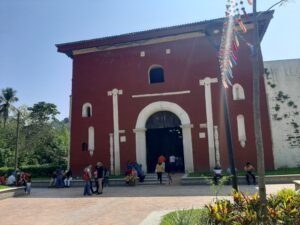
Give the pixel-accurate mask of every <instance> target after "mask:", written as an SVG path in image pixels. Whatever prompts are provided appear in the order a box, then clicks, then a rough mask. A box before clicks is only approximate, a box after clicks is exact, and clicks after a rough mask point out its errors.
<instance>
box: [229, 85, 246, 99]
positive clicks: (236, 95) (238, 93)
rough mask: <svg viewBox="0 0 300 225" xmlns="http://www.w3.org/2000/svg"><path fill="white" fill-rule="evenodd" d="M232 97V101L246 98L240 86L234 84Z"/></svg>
mask: <svg viewBox="0 0 300 225" xmlns="http://www.w3.org/2000/svg"><path fill="white" fill-rule="evenodd" d="M232 96H233V100H244V99H245V98H246V97H245V91H244V88H243V87H242V85H240V84H238V83H236V84H234V85H233V86H232Z"/></svg>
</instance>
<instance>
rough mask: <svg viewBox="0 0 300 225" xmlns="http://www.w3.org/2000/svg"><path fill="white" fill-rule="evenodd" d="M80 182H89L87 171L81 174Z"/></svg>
mask: <svg viewBox="0 0 300 225" xmlns="http://www.w3.org/2000/svg"><path fill="white" fill-rule="evenodd" d="M82 180H84V181H89V180H90V176H89V174H88V172H87V171H84V172H83V175H82Z"/></svg>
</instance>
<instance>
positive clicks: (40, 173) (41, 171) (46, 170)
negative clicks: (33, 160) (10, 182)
mask: <svg viewBox="0 0 300 225" xmlns="http://www.w3.org/2000/svg"><path fill="white" fill-rule="evenodd" d="M57 167H58V166H57V165H48V164H45V165H34V166H22V167H20V168H19V170H21V171H24V172H27V173H30V174H31V176H32V177H50V176H51V175H52V173H53V171H55V170H56V168H57ZM60 167H61V168H63V169H65V168H66V165H61V166H60ZM13 171H14V168H9V167H1V168H0V174H6V175H9V174H10V173H11V172H13Z"/></svg>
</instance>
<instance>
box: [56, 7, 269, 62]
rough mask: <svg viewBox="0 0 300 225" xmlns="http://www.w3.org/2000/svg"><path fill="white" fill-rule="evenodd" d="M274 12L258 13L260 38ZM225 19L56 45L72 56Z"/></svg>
mask: <svg viewBox="0 0 300 225" xmlns="http://www.w3.org/2000/svg"><path fill="white" fill-rule="evenodd" d="M273 13H274V11H267V12H260V13H257V15H258V23H259V34H260V39H262V38H263V36H264V34H265V32H266V30H267V28H268V25H269V23H270V20H271V19H272V18H273ZM253 18H254V14H249V18H248V19H247V18H245V17H243V21H244V23H245V24H251V23H253ZM224 20H225V18H219V19H213V20H205V21H201V22H195V23H189V24H183V25H177V26H171V27H164V28H158V29H152V30H146V31H140V32H134V33H128V34H121V35H116V36H109V37H102V38H97V39H90V40H82V41H76V42H69V43H62V44H57V45H56V47H57V51H58V52H62V53H65V54H67V55H68V56H70V57H72V56H73V51H74V50H80V49H87V48H93V47H101V46H114V45H120V44H126V43H130V42H136V41H142V40H150V39H154V38H162V37H168V36H174V35H179V34H185V33H192V32H203V33H204V34H206V33H207V31H209V30H211V29H221V28H222V26H223V23H224Z"/></svg>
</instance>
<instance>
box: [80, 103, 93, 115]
mask: <svg viewBox="0 0 300 225" xmlns="http://www.w3.org/2000/svg"><path fill="white" fill-rule="evenodd" d="M88 107H90V114H91V115H90V117H92V115H93V109H92V104H91V103H89V102H86V103H84V104H83V105H82V117H84V118H86V117H88V114H87V108H88Z"/></svg>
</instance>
